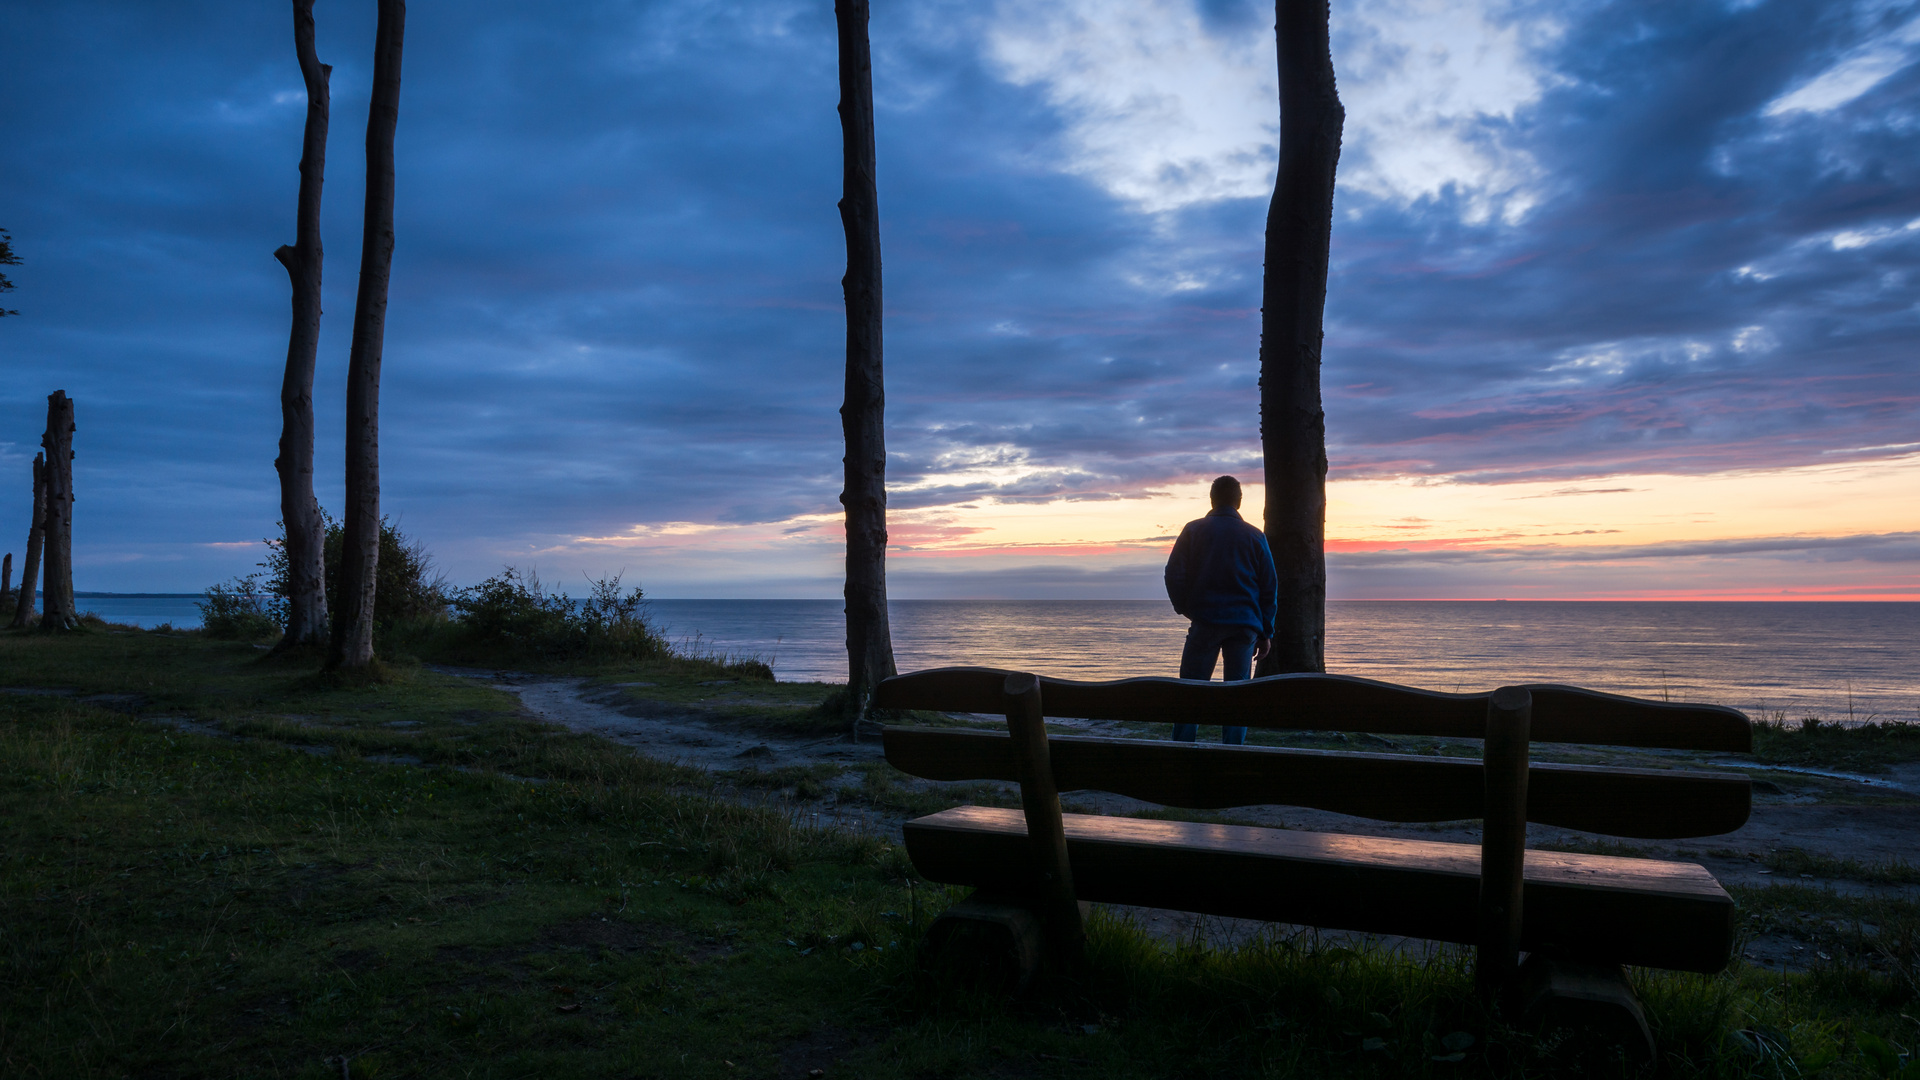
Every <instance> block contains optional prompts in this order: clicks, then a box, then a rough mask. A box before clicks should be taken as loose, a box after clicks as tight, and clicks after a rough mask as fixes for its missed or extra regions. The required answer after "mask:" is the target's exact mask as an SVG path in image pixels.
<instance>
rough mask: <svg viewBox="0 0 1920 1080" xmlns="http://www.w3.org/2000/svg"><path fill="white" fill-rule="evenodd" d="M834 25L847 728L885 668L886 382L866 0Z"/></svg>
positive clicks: (837, 12)
mask: <svg viewBox="0 0 1920 1080" xmlns="http://www.w3.org/2000/svg"><path fill="white" fill-rule="evenodd" d="M833 15H834V19H835V20H836V22H837V23H838V24H839V28H840V134H841V145H842V148H843V159H844V162H845V173H844V191H843V194H842V196H841V198H840V223H841V224H842V225H843V226H845V228H846V232H847V276H846V277H844V278H841V279H840V286H841V288H842V290H844V292H845V293H846V301H847V388H846V401H845V403H844V404H842V405H841V406H840V427H841V430H842V431H843V432H844V433H845V436H846V442H847V456H846V458H845V459H844V464H845V466H846V487H845V489H844V490H843V491H841V493H840V504H841V505H842V506H844V507H846V511H847V590H846V598H847V701H848V707H849V710H850V712H851V713H852V716H853V722H854V725H855V727H854V730H855V732H856V733H857V732H858V730H859V727H858V725H859V722H860V720H861V718H863V717H864V716H865V715H866V711H867V702H868V700H869V699H871V698H872V697H873V688H874V687H875V686H876V685H878V683H879V682H880V680H882V679H885V678H887V677H888V676H890V675H892V674H894V666H893V632H892V630H891V629H890V628H889V627H888V625H887V437H886V425H885V420H886V384H885V380H884V378H883V374H882V367H881V333H880V319H881V310H882V309H881V303H880V195H879V187H878V183H877V181H876V179H875V165H874V147H873V59H872V54H871V52H870V50H869V47H868V44H867V19H868V14H867V0H835V3H834V5H833Z"/></svg>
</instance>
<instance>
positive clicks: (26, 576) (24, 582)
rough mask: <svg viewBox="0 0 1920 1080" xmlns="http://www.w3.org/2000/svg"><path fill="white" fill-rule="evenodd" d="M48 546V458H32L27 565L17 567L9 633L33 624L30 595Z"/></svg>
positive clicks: (37, 584)
mask: <svg viewBox="0 0 1920 1080" xmlns="http://www.w3.org/2000/svg"><path fill="white" fill-rule="evenodd" d="M46 542H47V456H46V455H45V454H35V455H33V524H32V525H31V526H29V527H28V528H27V561H26V562H23V563H21V564H20V591H19V593H17V594H16V595H15V596H14V598H13V621H12V622H10V623H8V624H7V626H8V628H9V629H16V630H17V629H20V628H21V627H25V626H28V625H30V624H31V623H32V622H33V591H34V589H36V588H37V587H38V586H39V581H40V555H41V549H42V548H44V547H45V546H46Z"/></svg>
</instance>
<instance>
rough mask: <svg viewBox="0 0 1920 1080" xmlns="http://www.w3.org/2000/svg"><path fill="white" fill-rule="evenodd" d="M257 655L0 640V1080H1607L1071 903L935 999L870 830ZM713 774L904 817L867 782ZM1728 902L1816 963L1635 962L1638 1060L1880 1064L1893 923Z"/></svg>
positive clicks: (1834, 1066) (1576, 1051)
mask: <svg viewBox="0 0 1920 1080" xmlns="http://www.w3.org/2000/svg"><path fill="white" fill-rule="evenodd" d="M260 657H261V653H260V652H259V651H258V650H254V649H252V648H250V647H248V646H245V645H230V644H220V643H213V642H207V641H203V640H199V639H196V638H191V637H175V636H167V635H158V634H113V633H104V632H103V633H92V634H84V635H72V636H63V637H57V638H49V637H43V636H40V635H37V634H0V684H4V685H5V686H10V687H13V688H16V689H17V688H21V687H33V688H39V689H60V690H67V691H71V693H67V694H61V695H48V694H0V819H3V820H5V821H6V822H7V827H6V829H5V831H4V832H0V1074H4V1075H7V1076H10V1077H11V1076H23V1077H47V1076H59V1077H90V1076H102V1077H104V1076H130V1075H134V1076H153V1077H170V1076H181V1077H188V1076H191V1077H242V1076H244V1077H312V1078H320V1077H329V1078H331V1077H338V1076H340V1075H341V1069H340V1066H339V1064H338V1062H337V1059H338V1058H339V1057H340V1056H343V1055H344V1056H345V1057H347V1058H348V1066H347V1069H348V1073H349V1075H351V1076H352V1077H388V1078H396V1080H397V1078H403V1077H415V1076H463V1077H464V1076H473V1077H487V1076H492V1077H509V1076H543V1077H546V1076H553V1077H600V1076H607V1077H633V1076H641V1077H650V1076H657V1077H722V1076H724V1077H739V1076H794V1077H800V1076H806V1075H808V1070H810V1069H814V1068H818V1069H822V1070H823V1072H824V1075H827V1076H833V1077H843V1076H844V1077H901V1076H905V1077H917V1078H928V1080H932V1078H948V1077H952V1078H960V1077H1056V1076H1058V1077H1082V1076H1085V1077H1094V1076H1099V1077H1109V1076H1111V1077H1189V1076H1191V1077H1213V1076H1247V1077H1256V1076H1257V1077H1268V1076H1275V1077H1277V1076H1301V1077H1320V1076H1356V1077H1373V1076H1459V1075H1472V1076H1502V1077H1508V1076H1512V1077H1518V1076H1549V1075H1551V1076H1561V1075H1620V1074H1622V1073H1623V1071H1625V1072H1629V1073H1630V1072H1631V1070H1629V1069H1625V1067H1624V1066H1622V1065H1621V1064H1620V1063H1619V1062H1618V1061H1617V1060H1616V1057H1617V1048H1614V1047H1610V1046H1609V1045H1607V1044H1605V1043H1604V1042H1595V1041H1593V1040H1592V1039H1591V1037H1589V1036H1583V1035H1581V1034H1580V1033H1568V1032H1561V1031H1535V1030H1530V1029H1527V1028H1525V1027H1516V1026H1512V1025H1509V1024H1507V1023H1505V1022H1503V1021H1502V1020H1501V1018H1500V1017H1498V1016H1497V1015H1493V1014H1490V1013H1488V1012H1487V1011H1485V1010H1484V1009H1483V1008H1482V1007H1481V1006H1480V1005H1479V1003H1478V1001H1477V999H1476V998H1475V996H1474V994H1473V992H1472V979H1471V972H1470V970H1469V968H1468V966H1467V963H1466V961H1465V960H1464V959H1463V958H1462V956H1461V954H1460V953H1459V952H1458V951H1457V950H1454V951H1436V952H1434V953H1432V954H1428V955H1420V954H1410V953H1404V952H1393V951H1388V950H1384V949H1377V948H1367V947H1362V948H1353V947H1350V946H1346V945H1335V944H1332V943H1329V942H1326V941H1321V940H1320V939H1318V938H1317V937H1315V936H1314V935H1312V934H1310V933H1309V934H1303V935H1287V934H1272V935H1269V936H1266V937H1263V938H1261V939H1259V940H1257V941H1255V942H1253V943H1252V944H1249V945H1247V946H1245V947H1243V948H1238V949H1231V950H1226V949H1208V948H1203V947H1199V946H1197V945H1194V944H1190V943H1189V944H1169V943H1167V942H1165V941H1163V940H1159V939H1156V938H1154V937H1153V936H1151V935H1150V934H1148V933H1146V932H1145V931H1144V930H1142V929H1141V928H1140V927H1138V926H1135V925H1133V924H1131V923H1129V922H1128V921H1126V920H1125V919H1122V918H1116V917H1114V916H1113V915H1112V914H1111V913H1106V912H1102V913H1100V914H1098V915H1097V916H1096V917H1095V919H1094V920H1093V922H1092V924H1091V930H1090V938H1089V950H1090V961H1089V966H1088V968H1087V969H1086V970H1085V971H1083V972H1081V973H1079V974H1078V975H1077V976H1076V977H1072V978H1067V977H1054V978H1052V979H1050V980H1048V981H1046V982H1045V983H1043V985H1041V986H1040V987H1039V988H1038V989H1037V990H1036V991H1034V992H1033V993H1032V994H1031V995H1030V996H1029V997H1028V998H1026V999H1023V1000H1020V1001H1017V1002H1008V1001H1005V1000H1002V999H999V998H995V997H989V996H985V995H981V994H977V993H970V992H967V991H966V990H964V989H963V988H957V987H953V986H949V985H946V984H944V983H943V982H942V981H941V980H940V979H939V978H938V977H937V976H935V975H930V974H927V973H923V972H921V971H920V970H919V969H918V968H917V966H916V965H915V963H914V957H913V953H914V949H913V942H914V939H915V930H916V929H917V928H918V927H920V926H923V925H924V923H925V921H926V920H927V918H928V917H929V916H930V915H931V914H932V913H934V912H936V911H938V910H939V909H940V908H941V907H942V906H944V905H945V904H946V903H948V902H950V901H951V900H952V899H954V898H957V896H958V894H957V892H954V891H952V890H948V889H945V888H942V887H939V886H935V885H931V884H929V883H926V882H924V881H920V880H918V879H916V878H915V876H914V875H913V872H912V869H911V867H910V866H909V865H908V864H907V863H906V862H905V860H904V858H903V856H902V853H901V852H900V851H899V850H898V849H897V848H895V847H893V846H892V845H891V844H889V843H887V842H886V841H884V840H879V839H874V838H871V837H862V836H859V835H854V834H849V833H842V832H833V831H825V830H818V829H811V828H806V827H803V826H802V825H801V824H800V823H799V822H798V821H797V820H796V818H795V817H793V816H792V815H789V814H786V813H783V812H782V811H781V810H780V809H779V808H778V807H777V806H774V805H767V806H756V805H743V804H742V803H741V802H739V801H734V800H729V799H727V798H723V797H720V794H719V789H718V788H716V787H714V786H713V784H712V781H710V780H709V779H707V778H704V777H702V776H700V775H699V774H695V773H691V772H689V771H687V770H683V769H678V768H674V767H670V766H665V765H659V764H654V763H649V762H646V761H645V760H644V759H640V758H636V757H634V756H633V755H631V754H630V753H627V752H626V751H624V750H622V749H620V748H618V747H615V746H613V745H611V744H610V743H607V742H604V741H602V740H598V739H594V738H591V737H586V736H575V735H571V734H568V733H566V732H564V731H560V730H558V729H555V728H551V727H547V726H544V725H540V724H537V723H534V722H532V721H529V720H527V719H525V718H523V717H522V716H520V714H519V713H518V711H517V710H516V709H515V707H514V706H515V703H514V701H513V700H512V699H511V698H510V697H508V696H506V695H504V694H502V693H499V692H497V691H494V690H492V689H490V688H488V687H487V686H485V685H482V684H478V683H476V682H474V681H472V680H462V679H457V678H452V677H449V676H442V675H437V674H434V673H432V672H430V671H422V670H417V669H415V670H411V671H410V670H408V669H405V668H401V669H399V670H398V672H397V676H396V678H395V679H394V680H392V681H389V682H386V683H382V684H376V685H370V686H363V687H351V688H338V687H329V686H327V685H325V684H323V683H320V682H319V681H318V680H316V679H314V678H313V676H312V675H311V672H310V670H309V669H308V668H304V667H299V666H295V665H289V664H286V663H282V662H278V661H267V660H262V659H260ZM608 678H610V679H615V680H616V681H617V680H618V679H620V678H626V679H627V680H628V681H653V680H651V679H648V678H647V677H646V676H644V675H638V674H636V673H634V672H629V673H626V674H625V675H621V674H620V673H611V674H609V675H608ZM100 695H110V696H100ZM88 698H92V699H93V700H87V699H88ZM129 710H131V712H132V713H134V714H137V716H138V718H136V716H135V715H130V713H129ZM156 717H172V718H174V722H175V723H176V724H187V723H189V722H190V723H191V725H192V730H182V729H181V728H179V727H170V726H168V725H167V724H165V723H159V722H156V721H155V719H154V718H156ZM415 761H417V762H419V764H414V763H413V762H415ZM747 773H752V774H754V775H755V776H757V779H755V780H749V779H747V776H746V774H747ZM728 779H729V780H730V781H732V782H733V783H735V784H740V785H744V786H752V785H753V784H759V785H760V786H761V788H762V789H764V790H778V789H783V788H787V787H789V786H791V787H793V788H795V789H797V788H798V787H800V786H801V785H803V784H805V783H808V782H815V783H820V784H823V785H824V784H827V783H838V784H840V785H842V787H843V789H845V790H846V791H847V792H848V793H849V795H850V796H852V797H858V798H861V799H865V800H869V801H871V802H872V803H873V804H874V805H891V804H893V803H896V802H897V803H898V804H900V805H901V806H902V808H903V809H904V810H905V812H919V807H918V805H917V804H916V803H914V801H913V800H914V799H917V798H919V794H917V793H914V792H910V791H907V789H906V788H905V786H904V785H902V784H901V783H900V780H899V778H898V777H897V776H895V775H893V774H891V773H890V772H888V771H887V770H886V769H885V768H884V767H869V768H866V769H864V770H861V771H860V774H859V779H858V782H857V783H850V782H849V777H848V776H847V775H846V774H835V775H832V776H829V775H826V773H825V772H824V771H822V772H817V773H816V772H806V771H800V772H792V773H787V772H782V771H781V770H776V769H766V770H743V771H742V772H741V773H735V774H733V775H732V776H731V777H729V778H728ZM982 794H986V793H976V794H969V795H966V796H965V797H966V798H968V799H971V800H972V801H984V800H983V799H982V798H981V797H980V796H981V795H982ZM954 801H958V800H957V799H955V798H952V797H949V796H942V797H941V804H942V805H951V803H952V802H954ZM1738 899H1739V902H1740V905H1741V909H1742V913H1743V917H1744V918H1745V919H1746V925H1747V926H1748V927H1749V929H1750V930H1752V931H1753V932H1755V933H1795V934H1800V935H1804V936H1805V937H1806V939H1807V940H1809V941H1812V942H1817V943H1818V945H1819V946H1820V947H1823V948H1825V949H1826V951H1828V952H1829V954H1830V955H1833V956H1835V957H1836V960H1835V961H1833V962H1832V963H1831V964H1829V965H1826V966H1823V967H1822V968H1819V969H1816V970H1815V971H1813V972H1811V973H1808V974H1805V975H1794V976H1780V975H1773V974H1768V973H1765V972H1762V971H1759V970H1756V969H1754V968H1750V967H1745V968H1736V969H1735V970H1733V971H1730V972H1728V973H1726V974H1723V975H1720V976H1715V977H1703V976H1695V975H1684V974H1673V973H1659V972H1636V973H1635V979H1636V982H1637V984H1638V986H1639V988H1640V991H1641V993H1642V995H1643V997H1644V998H1645V1000H1646V1003H1647V1007H1648V1012H1649V1015H1650V1017H1651V1018H1652V1021H1653V1023H1654V1024H1655V1026H1656V1028H1657V1029H1658V1032H1659V1035H1660V1038H1661V1043H1662V1047H1663V1049H1664V1051H1665V1053H1666V1055H1667V1059H1666V1061H1665V1062H1664V1063H1663V1065H1664V1068H1665V1069H1666V1071H1667V1072H1668V1073H1670V1074H1672V1075H1675V1076H1712V1077H1733V1076H1769V1077H1773V1076H1792V1075H1805V1074H1809V1073H1811V1072H1813V1071H1817V1070H1819V1069H1824V1070H1825V1071H1824V1072H1822V1075H1825V1076H1832V1077H1838V1078H1846V1077H1852V1076H1872V1075H1877V1074H1878V1073H1877V1071H1876V1070H1877V1066H1876V1065H1874V1063H1873V1062H1874V1060H1875V1059H1874V1058H1873V1056H1872V1054H1871V1053H1869V1052H1868V1050H1869V1048H1871V1047H1872V1046H1874V1045H1877V1044H1875V1043H1874V1042H1873V1041H1872V1040H1875V1039H1878V1040H1884V1041H1886V1042H1887V1043H1888V1044H1890V1045H1893V1046H1895V1047H1896V1048H1898V1049H1910V1048H1912V1047H1913V1045H1914V1043H1915V1042H1916V1037H1917V1036H1920V1026H1916V1025H1915V1024H1913V1023H1912V1022H1910V1021H1909V1020H1907V1019H1904V1016H1911V1015H1914V1014H1915V1013H1916V1012H1917V1011H1920V1010H1917V1009H1916V995H1917V994H1920V988H1916V986H1915V983H1914V978H1915V977H1914V971H1915V967H1914V964H1915V957H1914V953H1913V943H1914V941H1915V938H1916V934H1915V926H1916V917H1915V910H1914V906H1913V905H1912V904H1911V903H1910V902H1906V901H1901V900H1898V899H1888V898H1843V897H1835V896H1833V895H1832V894H1829V893H1825V892H1822V891H1819V890H1813V889H1804V888H1797V887H1792V886H1781V887H1776V888H1770V889H1760V890H1747V891H1741V892H1739V894H1738ZM1803 915H1804V916H1806V917H1803ZM1848 935H1852V936H1848ZM1836 948H1837V949H1839V951H1837V952H1836V951H1834V950H1835V949H1836ZM1455 1055H1458V1056H1457V1057H1456V1056H1455ZM329 1059H335V1060H332V1061H330V1060H329Z"/></svg>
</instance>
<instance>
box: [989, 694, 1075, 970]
mask: <svg viewBox="0 0 1920 1080" xmlns="http://www.w3.org/2000/svg"><path fill="white" fill-rule="evenodd" d="M1002 693H1003V694H1004V695H1005V697H1006V708H1007V731H1008V733H1009V734H1010V735H1011V736H1012V742H1013V760H1014V770H1015V772H1016V774H1017V775H1018V776H1019V779H1020V806H1021V809H1023V810H1024V811H1025V812H1026V817H1027V840H1028V842H1029V844H1030V845H1031V847H1032V851H1033V866H1034V871H1035V873H1036V874H1037V875H1038V878H1039V880H1038V885H1039V889H1038V899H1039V902H1040V918H1041V921H1042V922H1043V923H1044V924H1045V926H1046V931H1047V941H1048V943H1049V944H1050V945H1051V946H1052V949H1053V951H1054V954H1055V955H1056V956H1058V957H1059V958H1060V959H1062V960H1064V961H1066V962H1068V963H1069V964H1074V963H1078V961H1079V960H1080V957H1081V954H1082V946H1083V944H1084V943H1083V940H1082V935H1083V931H1082V927H1081V924H1080V904H1079V901H1078V899H1077V898H1076V897H1075V896H1074V892H1073V868H1072V866H1071V865H1069V864H1068V862H1067V831H1066V826H1065V824H1064V823H1063V822H1062V821H1061V820H1060V792H1059V789H1058V788H1056V787H1055V786H1054V782H1053V764H1052V762H1051V761H1050V760H1049V757H1048V754H1047V728H1046V723H1045V721H1044V720H1043V718H1042V713H1041V710H1040V679H1039V677H1038V676H1036V675H1032V674H1029V673H1027V672H1020V671H1016V672H1013V673H1012V674H1010V675H1008V676H1007V678H1006V682H1005V683H1004V685H1003V687H1002Z"/></svg>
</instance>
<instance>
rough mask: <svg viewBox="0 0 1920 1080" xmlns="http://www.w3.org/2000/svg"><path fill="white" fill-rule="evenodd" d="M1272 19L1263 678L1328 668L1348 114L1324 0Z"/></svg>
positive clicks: (1288, 6)
mask: <svg viewBox="0 0 1920 1080" xmlns="http://www.w3.org/2000/svg"><path fill="white" fill-rule="evenodd" d="M1274 14H1275V26H1274V35H1275V38H1276V40H1277V42H1278V45H1279V61H1280V171H1279V175H1278V176H1277V177H1276V178H1275V180H1274V185H1273V203H1272V204H1271V205H1270V206H1269V208H1268V210H1267V252H1266V258H1267V267H1266V281H1265V286H1264V288H1263V289H1262V291H1261V297H1260V300H1261V308H1260V312H1261V317H1260V444H1261V450H1262V452H1263V453H1264V454H1265V457H1266V480H1267V508H1266V533H1267V544H1268V545H1269V546H1270V547H1272V549H1273V562H1274V567H1275V568H1276V569H1277V570H1278V571H1279V576H1280V613H1279V617H1278V618H1277V619H1276V620H1275V622H1274V634H1273V651H1272V652H1271V653H1269V654H1268V656H1267V658H1266V660H1265V661H1264V662H1263V663H1262V664H1261V665H1260V674H1262V675H1272V674H1278V673H1281V672H1289V671H1323V670H1325V669H1326V641H1325V639H1326V625H1327V562H1326V552H1325V548H1324V542H1325V537H1326V520H1327V421H1326V413H1325V412H1324V411H1323V410H1322V408H1321V404H1320V343H1321V339H1322V337H1323V332H1322V329H1321V323H1322V319H1323V317H1324V315H1325V312H1326V306H1327V257H1328V249H1329V247H1330V245H1331V243H1332V239H1333V177H1334V169H1335V167H1336V166H1337V165H1338V164H1339V162H1340V129H1341V127H1342V125H1343V124H1344V123H1345V121H1346V115H1347V114H1346V110H1345V109H1343V108H1341V107H1340V95H1339V93H1338V92H1337V90H1336V88H1335V86H1334V79H1333V51H1332V47H1331V44H1330V42H1329V40H1328V32H1327V18H1328V6H1327V0H1276V3H1275V4H1274Z"/></svg>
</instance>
